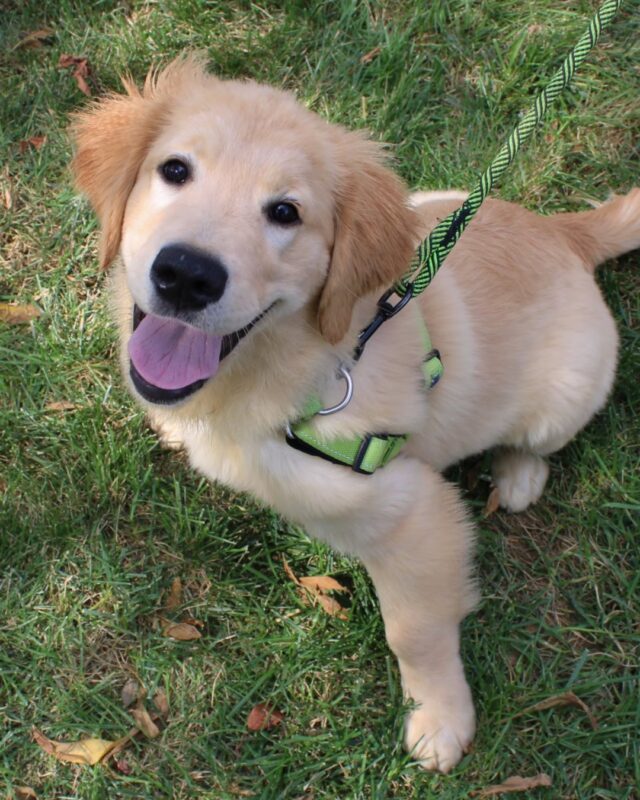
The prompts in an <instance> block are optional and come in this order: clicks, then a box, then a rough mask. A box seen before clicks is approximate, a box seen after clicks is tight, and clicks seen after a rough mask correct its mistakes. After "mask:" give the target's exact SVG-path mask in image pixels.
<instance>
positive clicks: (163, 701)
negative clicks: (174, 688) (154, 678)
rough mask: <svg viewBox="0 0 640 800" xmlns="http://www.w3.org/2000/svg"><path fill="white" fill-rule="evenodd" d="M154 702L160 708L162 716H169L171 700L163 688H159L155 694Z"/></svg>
mask: <svg viewBox="0 0 640 800" xmlns="http://www.w3.org/2000/svg"><path fill="white" fill-rule="evenodd" d="M153 704H154V706H155V707H156V708H157V709H158V711H159V712H160V715H161V716H163V717H165V718H166V717H168V716H169V701H168V700H167V695H166V694H165V693H164V691H163V690H162V689H158V691H157V692H156V693H155V694H154V696H153Z"/></svg>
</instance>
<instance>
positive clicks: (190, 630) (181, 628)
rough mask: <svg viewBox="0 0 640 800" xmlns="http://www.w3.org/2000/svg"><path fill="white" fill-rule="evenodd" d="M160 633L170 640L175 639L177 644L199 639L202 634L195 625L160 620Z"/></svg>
mask: <svg viewBox="0 0 640 800" xmlns="http://www.w3.org/2000/svg"><path fill="white" fill-rule="evenodd" d="M162 632H163V633H164V635H165V636H168V637H169V638H170V639H177V640H178V641H179V642H189V641H191V640H193V639H201V638H202V634H201V633H200V631H199V630H198V629H197V628H196V626H195V625H190V624H189V623H188V622H169V621H168V620H166V619H165V620H162Z"/></svg>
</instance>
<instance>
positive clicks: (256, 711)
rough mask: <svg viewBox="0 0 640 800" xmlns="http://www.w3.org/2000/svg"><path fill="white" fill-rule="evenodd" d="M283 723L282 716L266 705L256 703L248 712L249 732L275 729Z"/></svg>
mask: <svg viewBox="0 0 640 800" xmlns="http://www.w3.org/2000/svg"><path fill="white" fill-rule="evenodd" d="M283 721H284V715H283V714H282V713H281V712H280V711H278V710H277V709H276V708H273V706H270V705H269V704H268V703H258V704H257V705H255V706H254V707H253V708H252V709H251V711H250V712H249V716H248V717H247V729H248V730H250V731H266V730H268V729H269V728H275V727H276V726H277V725H280V723H281V722H283Z"/></svg>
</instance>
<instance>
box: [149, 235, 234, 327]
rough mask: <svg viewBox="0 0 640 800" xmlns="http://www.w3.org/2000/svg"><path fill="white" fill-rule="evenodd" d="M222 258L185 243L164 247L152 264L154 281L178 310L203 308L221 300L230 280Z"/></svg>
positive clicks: (165, 298) (198, 309) (162, 294)
mask: <svg viewBox="0 0 640 800" xmlns="http://www.w3.org/2000/svg"><path fill="white" fill-rule="evenodd" d="M227 277H228V275H227V270H226V269H225V268H224V266H223V265H222V262H221V261H219V259H217V258H214V257H213V256H210V255H205V254H204V253H201V252H199V251H198V250H194V249H193V248H192V247H186V246H185V245H180V244H172V245H169V246H168V247H163V248H162V250H161V251H160V252H159V253H158V255H157V256H156V259H155V261H154V262H153V265H152V267H151V281H152V283H153V285H154V286H155V287H156V291H157V292H158V294H159V295H160V297H161V298H162V299H163V300H166V301H167V302H168V303H171V305H172V306H173V307H174V308H175V310H176V311H200V310H201V309H203V308H204V307H205V306H207V305H209V303H215V302H216V301H217V300H219V299H220V298H221V297H222V295H223V293H224V287H225V286H226V283H227Z"/></svg>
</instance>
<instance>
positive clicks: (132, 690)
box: [120, 678, 145, 708]
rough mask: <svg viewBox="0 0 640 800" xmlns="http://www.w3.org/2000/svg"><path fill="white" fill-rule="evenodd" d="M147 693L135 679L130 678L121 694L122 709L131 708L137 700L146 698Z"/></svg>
mask: <svg viewBox="0 0 640 800" xmlns="http://www.w3.org/2000/svg"><path fill="white" fill-rule="evenodd" d="M144 695H145V692H144V689H143V688H142V686H140V684H139V683H138V681H137V680H136V679H135V678H129V680H128V681H127V682H126V683H125V685H124V686H123V687H122V691H121V692H120V699H121V700H122V707H123V708H129V706H132V705H133V704H134V703H135V702H136V700H139V699H140V698H141V697H144Z"/></svg>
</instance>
